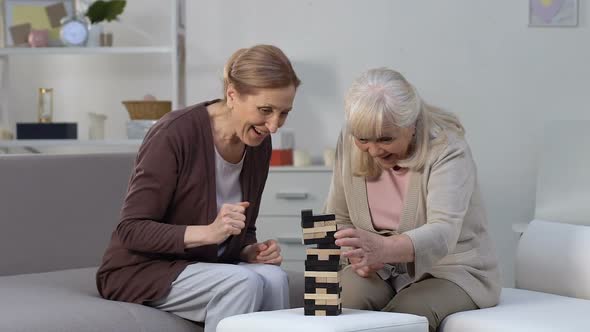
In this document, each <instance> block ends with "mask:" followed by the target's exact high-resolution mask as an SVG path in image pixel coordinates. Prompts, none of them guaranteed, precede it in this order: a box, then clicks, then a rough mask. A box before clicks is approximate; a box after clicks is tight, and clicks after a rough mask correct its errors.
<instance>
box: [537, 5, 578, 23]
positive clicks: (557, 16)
mask: <svg viewBox="0 0 590 332" xmlns="http://www.w3.org/2000/svg"><path fill="white" fill-rule="evenodd" d="M577 25H578V0H529V26H531V27H575V26H577Z"/></svg>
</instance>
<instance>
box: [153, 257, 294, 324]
mask: <svg viewBox="0 0 590 332" xmlns="http://www.w3.org/2000/svg"><path fill="white" fill-rule="evenodd" d="M146 305H149V306H151V307H154V308H157V309H161V310H164V311H167V312H170V313H173V314H175V315H178V316H180V317H182V318H185V319H188V320H191V321H195V322H204V323H205V332H214V331H215V329H216V327H217V323H219V321H221V320H222V319H223V318H225V317H229V316H234V315H239V314H245V313H249V312H254V311H261V310H280V309H287V308H288V307H289V285H288V280H287V274H286V273H285V271H283V269H281V268H280V267H278V266H275V265H267V264H246V263H241V264H239V265H234V264H219V263H195V264H191V265H189V266H187V267H186V269H184V271H183V272H182V273H181V274H180V275H179V276H178V278H176V280H175V281H174V282H173V283H172V290H171V291H170V293H169V294H168V295H167V296H166V297H165V298H163V299H160V300H157V301H152V302H148V303H146Z"/></svg>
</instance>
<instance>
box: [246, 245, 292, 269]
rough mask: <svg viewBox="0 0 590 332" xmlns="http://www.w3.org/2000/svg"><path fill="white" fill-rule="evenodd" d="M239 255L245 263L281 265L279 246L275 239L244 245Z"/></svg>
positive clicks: (281, 258)
mask: <svg viewBox="0 0 590 332" xmlns="http://www.w3.org/2000/svg"><path fill="white" fill-rule="evenodd" d="M240 257H241V258H242V260H243V261H245V262H247V263H258V264H273V265H281V263H282V262H283V256H281V247H279V244H278V243H277V241H275V240H267V241H264V242H262V243H254V244H250V245H247V246H245V247H244V249H242V252H241V253H240Z"/></svg>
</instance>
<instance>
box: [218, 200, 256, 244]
mask: <svg viewBox="0 0 590 332" xmlns="http://www.w3.org/2000/svg"><path fill="white" fill-rule="evenodd" d="M248 206H250V203H249V202H240V203H237V204H223V205H222V206H221V209H220V210H219V213H218V214H217V217H216V218H215V220H214V221H213V222H212V223H211V224H210V225H209V226H208V228H209V235H210V238H211V242H212V243H216V244H220V243H222V242H223V241H225V240H226V239H227V238H228V237H230V236H232V235H238V234H240V233H241V232H242V229H244V227H246V208H248Z"/></svg>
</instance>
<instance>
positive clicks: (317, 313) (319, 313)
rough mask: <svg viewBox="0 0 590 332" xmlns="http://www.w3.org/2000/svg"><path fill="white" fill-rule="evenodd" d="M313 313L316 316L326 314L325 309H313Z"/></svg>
mask: <svg viewBox="0 0 590 332" xmlns="http://www.w3.org/2000/svg"><path fill="white" fill-rule="evenodd" d="M315 315H316V316H325V315H326V310H316V311H315Z"/></svg>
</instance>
